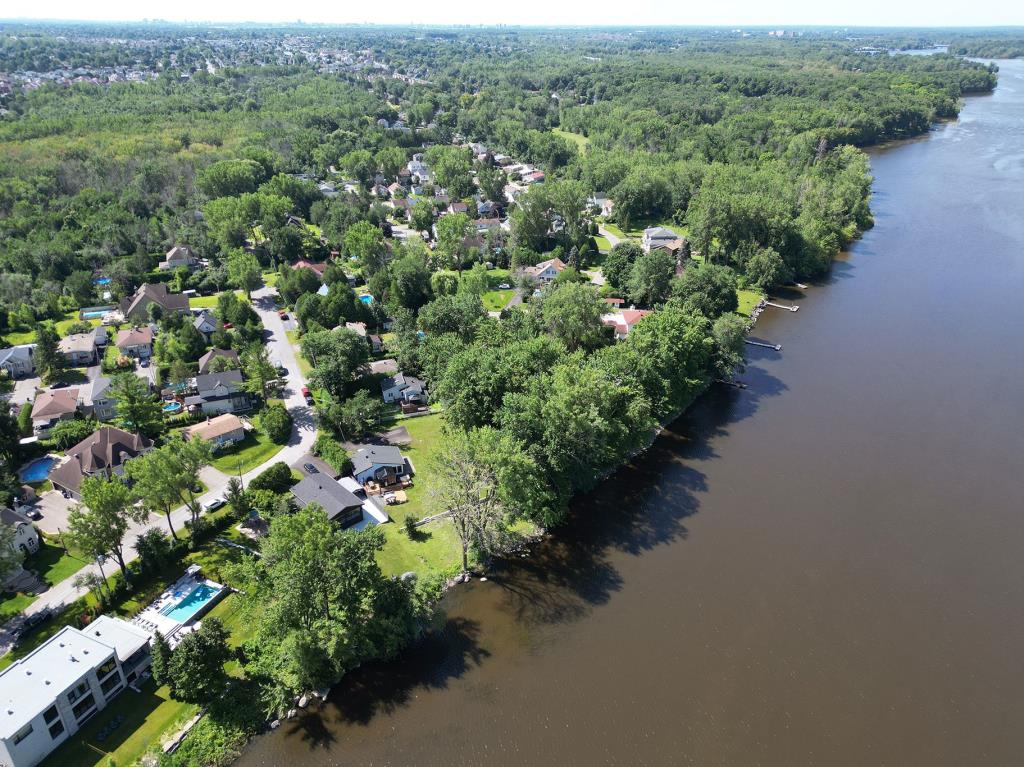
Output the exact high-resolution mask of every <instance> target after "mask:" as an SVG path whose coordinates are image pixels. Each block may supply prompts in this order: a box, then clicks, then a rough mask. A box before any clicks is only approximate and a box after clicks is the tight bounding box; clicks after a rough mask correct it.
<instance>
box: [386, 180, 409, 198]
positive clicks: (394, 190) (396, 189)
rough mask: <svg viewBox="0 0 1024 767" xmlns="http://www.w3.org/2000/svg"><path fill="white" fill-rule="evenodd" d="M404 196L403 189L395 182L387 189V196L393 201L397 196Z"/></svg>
mask: <svg viewBox="0 0 1024 767" xmlns="http://www.w3.org/2000/svg"><path fill="white" fill-rule="evenodd" d="M404 194H405V187H404V186H402V185H401V184H399V183H398V182H397V181H396V182H395V183H393V184H391V186H389V187H388V195H389V196H390V197H391V198H392V199H394V198H395V197H396V196H398V195H404Z"/></svg>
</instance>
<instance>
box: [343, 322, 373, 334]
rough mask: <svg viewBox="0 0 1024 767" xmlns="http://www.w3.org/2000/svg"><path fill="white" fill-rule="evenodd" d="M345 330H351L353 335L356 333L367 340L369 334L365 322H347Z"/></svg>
mask: <svg viewBox="0 0 1024 767" xmlns="http://www.w3.org/2000/svg"><path fill="white" fill-rule="evenodd" d="M345 329H346V330H351V331H352V332H353V333H355V334H356V335H357V336H359V337H360V338H366V336H367V332H368V331H367V329H366V323H365V322H346V323H345Z"/></svg>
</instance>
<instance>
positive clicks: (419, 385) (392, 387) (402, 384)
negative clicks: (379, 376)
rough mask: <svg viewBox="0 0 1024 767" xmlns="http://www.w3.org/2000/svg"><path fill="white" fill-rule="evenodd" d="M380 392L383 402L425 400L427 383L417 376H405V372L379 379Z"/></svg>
mask: <svg viewBox="0 0 1024 767" xmlns="http://www.w3.org/2000/svg"><path fill="white" fill-rule="evenodd" d="M380 392H381V395H382V396H383V397H384V401H385V402H426V401H427V385H426V384H425V383H424V382H423V381H421V380H420V379H419V378H415V377H413V376H407V375H405V373H399V374H398V375H395V376H391V377H390V378H385V379H384V380H383V381H381V382H380Z"/></svg>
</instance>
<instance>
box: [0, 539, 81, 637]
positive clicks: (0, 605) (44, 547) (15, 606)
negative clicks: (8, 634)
mask: <svg viewBox="0 0 1024 767" xmlns="http://www.w3.org/2000/svg"><path fill="white" fill-rule="evenodd" d="M86 564H88V560H87V559H86V558H85V557H83V556H81V555H80V554H78V553H77V552H76V553H74V554H69V553H68V552H66V551H64V549H63V548H62V547H61V545H60V544H59V543H58V542H56V541H51V540H49V539H47V538H42V539H41V540H40V547H39V551H37V552H36V553H35V554H33V555H32V556H30V557H28V558H27V559H25V561H24V563H23V566H24V567H25V569H26V570H34V571H35V572H36V573H38V575H39V577H40V578H42V580H43V581H44V582H45V583H46V584H47V585H48V586H54V585H56V584H58V583H60V582H61V581H63V580H65V579H67V578H70V577H71V576H72V575H74V574H75V573H77V572H78V571H79V570H81V569H82V568H83V567H85V566H86ZM35 601H36V596H35V594H11V595H8V596H6V597H5V598H3V599H2V600H0V620H2V619H4V618H8V617H11V616H13V615H15V614H17V613H19V612H21V611H22V610H24V609H25V608H26V607H28V606H29V605H30V604H32V603H33V602H35Z"/></svg>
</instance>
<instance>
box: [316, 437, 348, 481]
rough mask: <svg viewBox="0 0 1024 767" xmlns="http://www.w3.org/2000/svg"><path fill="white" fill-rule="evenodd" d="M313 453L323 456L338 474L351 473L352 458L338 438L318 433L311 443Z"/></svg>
mask: <svg viewBox="0 0 1024 767" xmlns="http://www.w3.org/2000/svg"><path fill="white" fill-rule="evenodd" d="M313 455H315V456H318V457H320V458H323V459H324V460H325V461H327V463H329V464H330V465H331V466H333V467H334V470H335V471H337V472H338V473H339V474H342V475H346V474H351V473H352V459H351V458H349V457H348V453H346V452H345V448H344V447H343V446H342V444H341V443H340V442H338V440H336V439H334V437H332V436H330V435H329V434H318V435H317V438H316V442H314V443H313Z"/></svg>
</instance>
